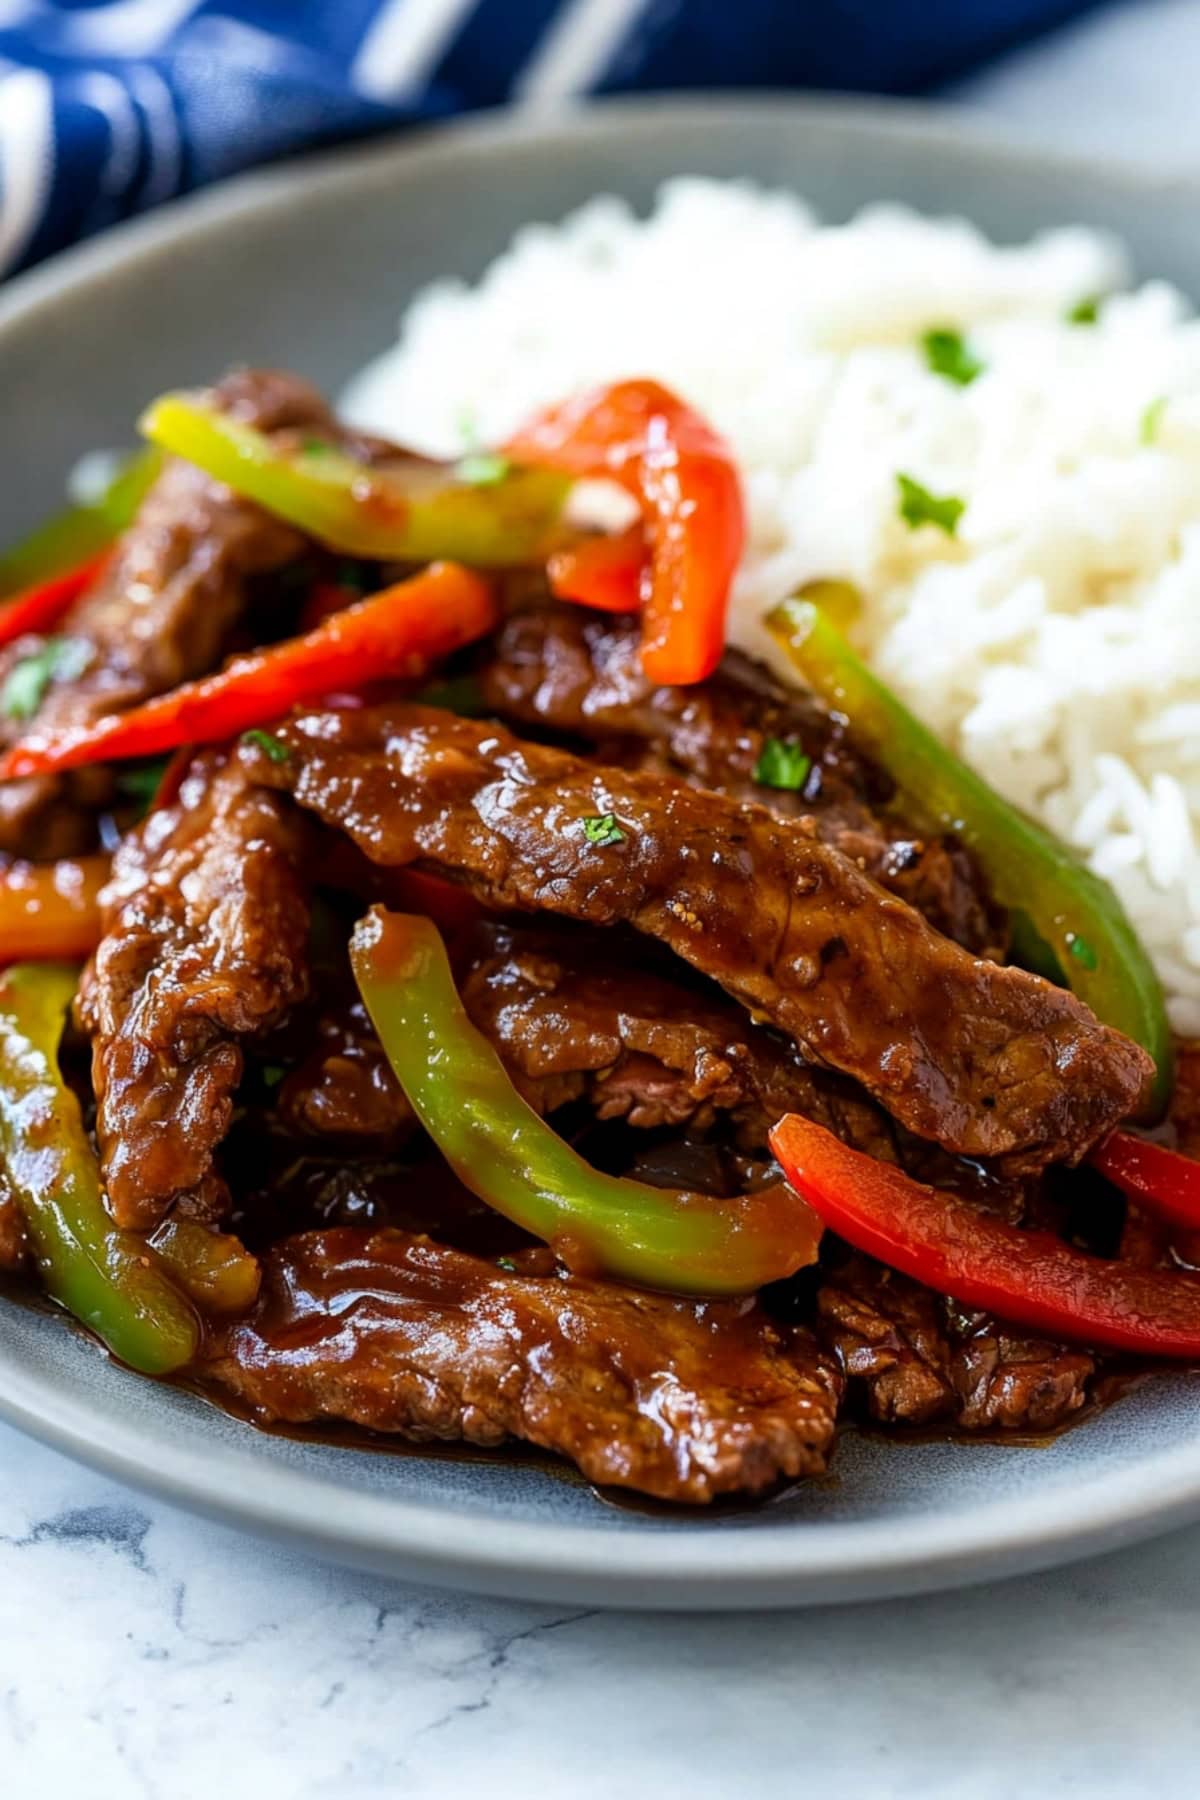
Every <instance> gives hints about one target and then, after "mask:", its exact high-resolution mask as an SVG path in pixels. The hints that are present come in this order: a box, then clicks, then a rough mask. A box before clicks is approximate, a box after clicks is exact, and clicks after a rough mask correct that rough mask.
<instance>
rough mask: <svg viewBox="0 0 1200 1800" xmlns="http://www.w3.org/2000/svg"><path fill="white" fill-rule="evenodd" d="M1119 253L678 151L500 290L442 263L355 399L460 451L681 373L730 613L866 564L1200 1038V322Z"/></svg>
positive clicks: (869, 609)
mask: <svg viewBox="0 0 1200 1800" xmlns="http://www.w3.org/2000/svg"><path fill="white" fill-rule="evenodd" d="M1125 273H1126V272H1125V265H1124V260H1123V257H1122V255H1121V252H1120V250H1119V249H1118V248H1117V247H1116V246H1114V245H1113V244H1112V243H1111V242H1109V241H1108V240H1107V239H1104V238H1101V237H1099V236H1097V235H1096V234H1094V233H1092V232H1089V231H1083V230H1064V231H1059V232H1054V233H1050V234H1047V235H1045V236H1043V237H1040V238H1037V239H1035V240H1034V241H1033V242H1031V243H1029V244H1027V245H1024V246H1021V247H1019V248H1001V247H998V246H995V245H992V244H989V243H988V242H987V241H986V240H985V239H984V238H983V237H981V236H980V235H979V233H978V232H976V231H975V230H974V229H973V228H972V227H970V226H969V225H966V224H963V223H961V222H959V221H951V220H929V219H923V218H920V217H918V216H917V215H916V214H913V213H910V212H906V211H902V210H900V209H898V208H895V207H875V208H872V209H870V210H868V211H866V212H864V213H862V214H861V215H860V216H859V217H858V218H857V219H855V220H853V221H852V222H851V223H850V224H848V225H843V226H822V225H820V224H818V223H817V221H816V220H815V219H814V218H813V216H812V214H811V213H810V212H809V211H808V210H807V209H806V208H805V207H804V206H803V205H801V204H800V203H799V202H798V201H796V200H794V199H793V198H791V197H790V196H787V195H782V194H775V193H766V192H763V191H760V190H758V189H755V188H753V187H750V186H747V185H742V184H721V183H715V182H709V181H701V180H690V179H689V180H681V181H676V182H672V183H671V184H669V185H668V186H667V187H666V188H664V189H663V191H662V194H661V195H660V198H659V202H658V205H657V208H656V210H655V212H654V214H653V216H652V217H651V218H650V219H648V220H645V221H639V220H637V219H636V218H634V216H633V215H632V214H631V213H630V212H629V211H628V210H627V208H625V207H624V206H623V205H621V204H620V203H619V202H617V201H615V200H612V199H599V200H596V201H593V202H592V203H591V204H589V205H588V206H585V207H583V208H582V209H581V210H580V211H579V212H577V213H576V214H574V215H573V216H572V217H571V218H569V219H567V220H566V221H564V223H562V224H561V225H558V226H533V227H530V228H528V229H527V230H525V231H523V232H522V233H521V234H520V235H519V236H518V237H517V239H516V240H515V242H514V244H513V246H512V248H511V249H510V250H509V251H508V252H507V253H506V254H505V255H504V256H502V257H500V258H499V259H498V261H497V262H496V263H495V264H494V265H493V266H492V267H491V269H489V270H488V272H487V274H486V275H485V276H484V277H483V279H482V280H481V281H480V283H479V284H478V286H477V287H475V288H468V287H464V286H463V285H461V284H458V283H442V284H439V285H438V286H436V287H433V288H431V289H429V290H428V291H426V292H425V293H424V294H422V295H421V296H420V297H419V298H418V299H417V300H416V302H415V303H414V304H413V305H412V307H411V308H410V309H409V311H408V313H407V314H406V317H405V320H404V325H403V332H402V336H401V341H400V344H399V346H398V347H397V348H396V349H394V350H392V351H389V352H388V353H387V354H385V355H384V356H382V357H380V358H379V359H378V360H377V361H376V362H374V363H373V364H371V366H370V367H369V368H368V369H367V370H365V371H364V372H363V374H362V375H360V376H359V377H358V378H357V380H356V381H355V382H354V383H353V384H352V387H351V389H350V392H349V393H348V395H347V397H346V398H347V406H348V409H349V410H350V412H351V414H352V416H353V417H354V418H355V419H356V420H357V421H359V422H361V423H362V424H364V425H368V426H373V427H375V428H377V429H379V430H382V431H385V432H387V433H389V434H391V435H394V436H397V437H400V438H402V439H406V440H408V441H410V442H413V443H414V444H416V445H418V446H419V447H421V448H425V449H428V450H430V451H432V452H435V453H439V454H446V455H452V454H456V453H457V452H459V451H460V450H461V449H462V447H463V444H464V442H466V441H478V442H481V443H488V442H495V441H499V440H502V439H503V438H504V437H505V436H506V435H507V434H508V432H509V431H511V430H512V428H513V427H514V426H515V425H516V424H517V423H518V421H519V420H520V419H521V418H522V417H523V416H524V415H525V414H527V413H528V412H530V411H531V410H532V409H533V408H534V407H536V406H538V405H541V404H544V403H546V402H548V401H550V400H554V399H558V398H560V397H561V396H562V395H564V394H566V393H569V392H571V391H573V390H577V389H579V388H582V387H585V386H588V385H590V384H592V383H594V382H597V381H604V380H611V379H616V378H620V377H624V376H630V375H654V376H657V377H658V378H659V379H661V380H663V381H665V382H667V383H669V384H670V385H671V386H673V387H675V388H677V389H679V390H680V391H681V392H682V393H683V394H685V395H686V396H687V397H688V398H689V399H691V400H692V401H694V402H695V404H696V405H697V406H699V407H700V408H701V409H702V410H704V411H705V412H707V413H708V414H709V415H710V416H711V417H712V418H713V419H714V421H715V422H716V423H717V424H718V425H719V426H720V428H721V429H722V430H723V431H724V432H725V433H726V434H727V435H728V437H729V438H730V440H731V442H732V443H733V446H734V448H735V450H736V452H737V455H738V458H739V460H740V463H741V466H742V469H743V471H744V475H745V481H746V489H747V494H748V498H749V503H750V514H751V542H750V546H749V550H748V553H747V556H746V560H745V563H744V566H743V569H742V571H741V574H740V576H739V579H738V583H737V588H736V592H735V596H734V604H733V610H732V616H731V631H732V635H733V638H734V640H735V641H736V642H738V643H740V644H742V645H744V646H745V647H746V648H747V649H750V650H752V651H758V652H760V653H761V652H763V651H764V648H765V639H764V634H763V630H762V624H761V620H762V615H763V613H764V611H765V610H766V609H767V608H768V607H769V606H770V605H771V604H772V602H773V601H775V600H776V599H778V598H779V597H780V596H782V595H784V594H786V593H788V592H789V591H791V590H792V589H793V588H794V587H796V586H797V585H798V584H800V583H802V582H805V581H809V580H812V579H814V578H817V577H821V576H836V577H842V578H846V579H849V580H851V581H854V582H856V583H858V584H859V586H860V587H861V588H862V589H863V591H864V593H865V595H866V597H867V599H866V606H865V609H864V614H863V617H862V619H861V620H860V622H859V627H858V638H859V643H860V646H861V647H862V648H863V649H865V650H866V651H867V652H868V653H869V655H870V658H871V661H872V662H873V664H874V666H875V667H876V668H877V669H878V670H879V672H880V673H881V674H882V675H883V676H884V677H885V678H886V679H887V680H888V681H890V682H891V683H892V684H893V685H894V686H895V687H896V688H897V689H898V690H899V691H900V692H901V693H902V694H903V695H904V697H905V698H906V699H907V700H908V701H909V703H910V704H911V705H913V706H914V708H915V709H916V710H917V711H918V712H919V713H920V714H921V716H922V717H923V718H925V719H926V720H927V721H928V722H929V723H930V724H931V725H932V726H933V727H934V728H935V729H936V730H938V731H939V732H941V733H942V734H943V735H944V737H945V738H946V740H947V741H948V742H949V743H951V744H953V745H954V746H955V748H957V749H958V750H960V751H961V752H962V754H963V755H964V756H966V757H967V759H968V760H969V761H970V762H971V763H972V764H973V765H974V766H975V767H976V768H977V769H979V770H980V772H981V773H982V774H983V775H985V776H986V777H987V778H988V779H989V780H990V781H992V782H993V783H994V784H995V785H996V786H997V787H998V788H999V789H1001V790H1002V792H1004V793H1005V794H1007V795H1008V796H1009V797H1010V798H1011V799H1013V800H1015V801H1017V802H1019V803H1020V804H1022V805H1024V806H1026V807H1028V808H1029V809H1030V810H1031V811H1032V812H1034V813H1036V814H1037V815H1038V816H1039V817H1040V818H1042V819H1043V820H1045V821H1046V822H1047V823H1048V824H1049V825H1051V826H1052V827H1053V828H1054V829H1055V830H1057V831H1059V832H1060V833H1062V835H1063V836H1064V837H1066V838H1067V839H1069V840H1070V841H1071V842H1072V843H1074V844H1076V845H1078V847H1079V848H1080V849H1081V851H1083V852H1084V853H1085V854H1086V855H1087V856H1088V858H1089V859H1090V861H1091V863H1092V866H1093V867H1094V868H1095V869H1096V870H1097V871H1098V872H1099V873H1100V874H1102V875H1104V876H1106V877H1107V878H1108V879H1109V880H1110V881H1112V883H1113V885H1114V886H1115V887H1116V888H1117V889H1118V891H1119V892H1120V894H1121V897H1122V899H1123V900H1124V902H1125V904H1126V906H1127V907H1128V908H1129V911H1130V913H1131V915H1132V917H1133V919H1134V922H1135V924H1136V925H1137V927H1138V929H1139V930H1140V932H1141V934H1142V936H1143V939H1144V940H1145V942H1146V944H1147V946H1148V948H1149V950H1150V951H1151V953H1152V954H1153V956H1154V957H1155V959H1156V962H1157V964H1158V967H1159V969H1160V972H1161V974H1162V976H1163V979H1164V982H1165V983H1166V985H1167V989H1168V994H1169V999H1170V1009H1171V1017H1172V1021H1173V1023H1174V1025H1175V1026H1176V1028H1177V1029H1178V1030H1179V1031H1181V1032H1184V1033H1186V1034H1194V1035H1200V848H1198V840H1200V324H1198V323H1197V321H1196V320H1195V319H1194V318H1193V317H1192V315H1191V310H1190V308H1189V307H1188V306H1187V304H1186V303H1185V302H1184V301H1183V299H1182V298H1181V297H1180V296H1179V295H1178V294H1177V293H1175V292H1174V291H1173V290H1172V289H1170V288H1168V287H1166V286H1164V285H1163V284H1162V283H1150V284H1148V285H1147V286H1144V287H1142V288H1140V289H1138V290H1137V291H1136V292H1119V291H1117V290H1118V289H1119V288H1120V285H1121V283H1122V281H1123V280H1124V279H1125ZM1104 293H1108V294H1110V295H1111V296H1112V297H1111V298H1109V299H1108V300H1107V301H1106V302H1105V303H1104V304H1103V305H1102V306H1101V307H1100V310H1099V317H1098V320H1097V322H1096V323H1095V324H1093V325H1079V324H1072V323H1071V322H1069V318H1068V314H1069V313H1070V311H1071V309H1072V308H1073V307H1074V306H1075V304H1076V303H1077V302H1078V301H1080V300H1081V299H1084V298H1086V297H1089V296H1092V295H1097V294H1104ZM938 327H945V328H950V329H953V330H957V331H959V332H962V333H963V334H964V336H966V337H967V338H968V339H969V345H970V349H971V351H972V352H973V353H974V354H975V355H976V356H977V357H978V358H979V359H980V360H981V361H982V363H983V365H984V368H983V372H982V373H981V374H980V375H979V376H978V377H977V379H975V380H974V381H972V382H970V383H969V385H966V386H961V385H958V384H956V383H954V382H952V381H950V380H947V379H946V378H944V377H943V376H942V375H939V374H937V373H934V372H933V371H932V370H931V369H930V368H929V367H928V364H927V361H926V358H925V355H924V352H923V349H922V345H921V337H922V334H923V333H924V332H926V331H927V330H930V329H933V328H938ZM902 472H903V473H906V474H908V475H910V476H912V477H913V478H915V479H916V480H918V481H920V482H921V483H922V484H923V485H924V486H925V487H927V488H928V489H929V490H930V491H931V492H932V493H934V494H937V495H943V496H944V495H955V496H958V497H960V498H961V499H962V500H964V501H965V502H966V508H965V511H964V513H963V515H962V518H961V521H960V522H959V525H958V528H957V532H956V534H955V536H954V537H950V536H947V535H946V533H944V532H943V531H940V530H938V529H937V528H935V527H931V526H924V527H922V528H920V529H919V530H911V529H910V528H909V527H908V526H907V525H906V524H905V523H904V521H903V520H902V519H901V517H900V514H899V512H898V506H897V502H898V488H897V476H898V474H900V473H902Z"/></svg>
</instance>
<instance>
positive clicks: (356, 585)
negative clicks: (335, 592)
mask: <svg viewBox="0 0 1200 1800" xmlns="http://www.w3.org/2000/svg"><path fill="white" fill-rule="evenodd" d="M337 585H338V587H340V588H345V589H346V591H347V593H350V594H365V593H366V591H367V578H366V576H365V575H364V574H363V568H362V564H361V563H356V562H343V563H339V565H338V572H337Z"/></svg>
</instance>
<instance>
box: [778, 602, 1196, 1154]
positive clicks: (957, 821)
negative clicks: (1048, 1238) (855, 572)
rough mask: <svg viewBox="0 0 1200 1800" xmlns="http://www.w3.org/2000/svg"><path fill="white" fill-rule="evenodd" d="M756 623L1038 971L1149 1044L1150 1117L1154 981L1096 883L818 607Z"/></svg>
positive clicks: (785, 607) (1161, 1089)
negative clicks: (973, 877)
mask: <svg viewBox="0 0 1200 1800" xmlns="http://www.w3.org/2000/svg"><path fill="white" fill-rule="evenodd" d="M767 624H768V626H769V628H770V630H771V633H772V635H773V636H774V637H775V639H776V641H777V642H778V643H779V644H781V645H782V647H783V648H784V649H785V650H786V651H787V653H788V655H789V656H790V658H791V660H792V662H793V663H794V664H795V666H796V668H797V669H798V670H799V672H800V673H801V674H802V675H803V676H804V678H805V680H806V681H807V682H808V683H809V684H810V686H811V687H813V688H814V689H815V690H816V692H817V693H818V694H820V696H821V697H822V699H823V700H825V701H826V702H827V703H828V705H830V706H831V707H833V708H834V709H835V710H836V711H838V712H841V713H844V714H845V715H846V717H847V718H848V719H849V721H850V724H851V727H852V728H853V730H854V732H855V734H856V736H858V737H859V738H860V739H861V741H862V742H863V743H864V744H866V745H867V747H868V748H869V749H870V750H871V752H872V753H873V755H874V756H875V757H876V759H877V760H878V762H879V763H880V765H881V767H882V768H884V769H885V770H886V771H887V773H888V774H889V775H890V776H891V777H892V780H893V781H894V782H895V784H896V789H897V794H898V797H899V799H900V800H901V802H902V803H903V805H904V806H905V808H906V809H907V810H908V811H909V812H910V813H911V814H912V815H913V817H914V818H915V819H916V820H917V821H918V822H920V823H922V824H923V825H924V826H926V827H927V828H936V829H937V830H939V831H947V832H952V833H953V834H954V835H955V836H956V837H957V838H959V839H960V841H961V842H962V843H963V844H965V845H966V847H967V849H968V850H970V851H971V853H972V855H973V856H974V857H975V860H976V861H977V862H978V864H979V866H980V868H981V869H982V870H983V872H984V874H985V875H986V876H987V879H988V882H989V884H990V886H991V891H992V893H993V894H994V896H995V898H996V899H997V900H998V901H999V902H1000V904H1001V905H1002V906H1006V907H1010V908H1012V909H1013V911H1014V914H1015V915H1016V926H1017V929H1016V932H1015V937H1016V941H1017V943H1018V945H1020V944H1021V943H1026V944H1028V946H1029V948H1030V950H1031V951H1033V952H1035V955H1034V962H1035V965H1036V966H1037V967H1038V969H1039V972H1041V973H1045V972H1046V971H1047V970H1048V969H1050V968H1051V967H1052V963H1051V961H1050V957H1052V958H1053V961H1054V963H1057V965H1058V969H1059V970H1060V971H1061V972H1062V975H1063V976H1064V978H1065V980H1066V982H1067V985H1068V986H1069V987H1070V989H1071V991H1072V992H1073V993H1074V994H1077V995H1078V996H1079V998H1080V999H1081V1000H1082V1001H1084V1003H1085V1004H1086V1005H1088V1006H1090V1007H1091V1009H1092V1011H1093V1012H1094V1013H1095V1014H1096V1016H1097V1018H1100V1019H1103V1020H1104V1022H1105V1024H1107V1025H1111V1026H1113V1027H1114V1028H1115V1029H1116V1030H1117V1031H1121V1032H1124V1033H1125V1035H1126V1036H1127V1037H1130V1038H1132V1039H1133V1040H1134V1041H1135V1042H1136V1043H1139V1044H1141V1045H1142V1046H1143V1048H1144V1049H1146V1050H1148V1051H1149V1053H1150V1055H1151V1056H1152V1057H1153V1058H1154V1062H1155V1066H1156V1069H1157V1076H1156V1080H1155V1083H1154V1087H1153V1091H1152V1096H1151V1101H1150V1105H1149V1107H1148V1109H1147V1117H1148V1118H1149V1117H1155V1118H1157V1117H1159V1116H1160V1115H1161V1113H1162V1111H1163V1108H1164V1107H1165V1105H1166V1102H1167V1097H1168V1095H1169V1094H1170V1091H1171V1080H1172V1050H1171V1031H1170V1026H1169V1024H1168V1022H1167V1013H1166V1007H1165V1005H1164V1002H1163V993H1162V987H1161V985H1160V983H1159V980H1158V976H1157V975H1156V974H1155V972H1154V967H1153V965H1152V964H1151V962H1150V959H1149V957H1148V956H1147V955H1146V952H1145V950H1144V949H1143V948H1142V946H1141V943H1140V942H1139V940H1138V937H1137V934H1136V932H1135V931H1134V929H1133V926H1132V925H1131V924H1130V922H1129V919H1128V917H1127V916H1126V913H1125V909H1124V907H1123V906H1122V905H1121V902H1120V901H1119V900H1118V898H1117V896H1116V894H1115V893H1114V892H1113V890H1112V889H1111V888H1110V887H1109V885H1108V883H1107V882H1106V881H1102V880H1101V879H1100V877H1099V876H1098V875H1093V874H1092V872H1091V870H1090V869H1087V868H1085V867H1084V865H1083V864H1082V863H1081V862H1080V861H1079V860H1078V858H1077V857H1076V856H1075V855H1074V854H1073V853H1072V852H1071V851H1070V850H1069V849H1068V848H1067V847H1066V845H1064V844H1062V843H1060V842H1059V841H1058V839H1057V838H1055V837H1054V836H1053V834H1052V833H1050V832H1049V831H1046V830H1044V829H1043V827H1042V826H1040V825H1037V824H1035V823H1034V821H1033V820H1032V819H1030V818H1027V817H1026V815H1025V814H1024V813H1022V812H1020V811H1018V809H1017V808H1016V807H1014V806H1011V805H1010V804H1009V803H1008V801H1007V800H1002V799H1001V797H1000V795H999V794H997V793H996V792H995V791H994V789H992V788H991V787H989V786H988V784H987V782H986V781H983V780H982V779H981V778H980V777H979V776H978V775H976V774H975V773H974V771H973V770H972V769H969V768H968V767H967V766H966V764H965V763H963V762H960V760H959V759H958V757H956V756H955V755H954V754H953V753H952V752H951V751H949V750H947V748H946V747H945V745H944V744H942V743H940V742H939V740H938V739H937V738H936V737H935V736H934V734H933V732H931V731H930V730H928V729H927V727H926V726H924V725H922V724H921V723H920V721H919V720H918V719H915V718H914V717H913V715H912V713H910V712H909V710H908V708H907V707H906V706H904V705H903V704H902V703H901V701H899V700H898V699H897V698H896V696H895V695H894V694H893V693H892V692H891V691H890V689H889V688H887V687H886V686H885V685H884V683H883V682H882V681H880V680H879V678H878V677H877V676H876V675H873V674H872V673H871V671H870V669H868V668H867V667H866V665H865V664H864V663H863V662H861V661H860V659H859V658H858V657H857V656H856V655H855V654H854V652H853V651H852V650H851V648H850V646H849V645H848V644H847V643H846V641H845V639H844V638H843V637H842V636H841V634H840V633H839V632H838V630H837V628H836V627H835V626H834V625H833V624H832V623H831V622H830V620H829V618H828V617H827V616H826V614H825V612H824V610H823V609H822V608H821V607H820V606H818V605H816V604H815V603H814V602H813V601H812V600H806V599H804V598H803V597H799V598H795V599H791V600H784V601H783V602H782V603H781V604H780V605H779V606H777V607H775V609H774V610H773V611H772V612H771V614H770V615H769V617H768V620H767Z"/></svg>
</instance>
